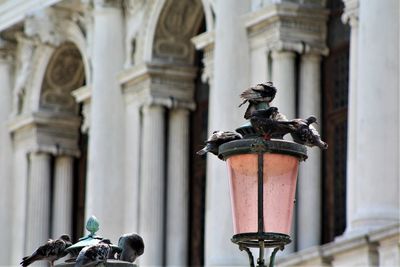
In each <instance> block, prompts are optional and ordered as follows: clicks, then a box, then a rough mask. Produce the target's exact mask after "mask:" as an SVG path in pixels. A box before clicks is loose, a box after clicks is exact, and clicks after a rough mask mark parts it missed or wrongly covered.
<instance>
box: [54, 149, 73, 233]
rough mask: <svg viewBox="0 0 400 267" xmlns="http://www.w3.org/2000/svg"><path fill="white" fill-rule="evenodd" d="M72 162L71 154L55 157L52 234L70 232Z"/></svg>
mask: <svg viewBox="0 0 400 267" xmlns="http://www.w3.org/2000/svg"><path fill="white" fill-rule="evenodd" d="M73 164H74V159H73V157H71V156H66V155H65V156H58V157H56V159H55V178H54V194H53V196H54V197H53V214H52V219H53V221H52V236H53V237H59V236H60V235H62V234H69V235H71V234H72V224H71V222H72V194H73Z"/></svg>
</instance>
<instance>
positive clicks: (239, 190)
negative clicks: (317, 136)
mask: <svg viewBox="0 0 400 267" xmlns="http://www.w3.org/2000/svg"><path fill="white" fill-rule="evenodd" d="M257 159H258V156H257V154H242V155H235V156H232V157H230V158H228V159H227V165H228V174H229V182H230V192H231V204H232V214H233V229H234V234H241V233H248V232H257V231H258V224H257V206H258V205H257V190H258V188H257V185H258V177H257ZM298 166H299V160H298V158H296V157H294V156H290V155H282V154H269V153H265V154H264V177H263V187H264V190H263V195H264V199H263V210H264V231H265V232H274V233H283V234H287V235H289V233H290V226H291V222H292V215H293V206H294V198H295V192H296V180H297V172H298Z"/></svg>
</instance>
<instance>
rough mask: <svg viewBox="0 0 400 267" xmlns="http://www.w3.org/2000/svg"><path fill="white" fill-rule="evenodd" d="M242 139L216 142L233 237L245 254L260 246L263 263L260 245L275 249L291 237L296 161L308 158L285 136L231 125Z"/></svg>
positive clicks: (261, 263)
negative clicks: (227, 187)
mask: <svg viewBox="0 0 400 267" xmlns="http://www.w3.org/2000/svg"><path fill="white" fill-rule="evenodd" d="M236 131H237V132H239V133H241V134H242V135H243V139H240V140H235V141H231V142H228V143H225V144H223V145H221V146H220V147H219V156H220V158H222V159H223V160H225V161H226V163H227V167H228V175H229V182H230V194H231V205H232V214H233V227H234V235H233V237H232V239H231V240H232V242H233V243H235V244H237V245H239V249H240V250H245V251H246V252H247V253H248V256H249V260H250V266H254V259H253V255H252V253H251V251H250V249H249V248H259V249H260V253H259V258H258V260H257V266H265V263H264V250H265V248H274V250H273V252H272V254H271V257H270V264H269V266H270V267H272V266H273V264H274V259H275V254H276V253H277V252H278V250H279V249H281V250H283V249H284V246H285V245H287V244H289V243H290V242H291V239H290V236H289V232H290V226H291V221H292V215H293V206H294V201H295V192H296V180H297V173H298V166H299V162H300V161H302V160H305V159H306V158H307V151H306V148H305V146H303V145H300V144H297V143H293V142H290V141H285V140H269V141H266V140H264V139H262V138H260V137H257V136H256V135H255V134H254V132H253V130H252V128H251V126H244V127H241V128H239V129H237V130H236Z"/></svg>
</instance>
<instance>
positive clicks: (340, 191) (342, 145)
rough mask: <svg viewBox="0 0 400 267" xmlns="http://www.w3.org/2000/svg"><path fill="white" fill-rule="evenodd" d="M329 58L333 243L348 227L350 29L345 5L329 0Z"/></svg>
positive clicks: (328, 203) (325, 225)
mask: <svg viewBox="0 0 400 267" xmlns="http://www.w3.org/2000/svg"><path fill="white" fill-rule="evenodd" d="M327 7H328V8H329V10H330V15H329V21H328V46H329V51H330V52H329V56H328V57H326V58H325V59H324V61H323V85H324V87H323V88H324V89H323V95H324V97H323V113H324V122H325V123H324V127H323V131H324V136H326V141H327V142H328V144H329V149H328V150H327V151H326V153H325V159H324V168H323V170H324V179H323V189H322V200H323V203H322V208H323V210H322V243H327V242H331V241H333V239H334V238H335V236H339V235H341V234H342V233H343V232H344V230H345V227H346V154H347V106H348V80H349V40H350V29H349V26H348V25H344V24H343V23H342V21H341V15H342V13H343V9H344V5H343V2H342V1H341V0H329V1H328V3H327Z"/></svg>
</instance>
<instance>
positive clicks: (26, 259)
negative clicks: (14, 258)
mask: <svg viewBox="0 0 400 267" xmlns="http://www.w3.org/2000/svg"><path fill="white" fill-rule="evenodd" d="M35 260H36V259H35V258H34V257H29V256H26V257H23V258H22V261H21V262H20V263H19V264H21V265H22V266H23V267H26V266H28V265H30V264H32V263H33V262H34V261H35Z"/></svg>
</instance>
